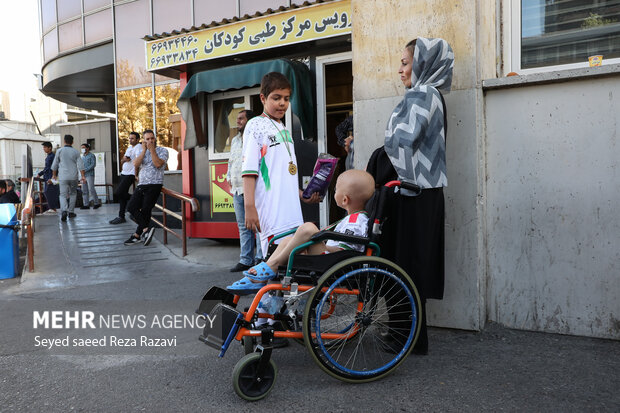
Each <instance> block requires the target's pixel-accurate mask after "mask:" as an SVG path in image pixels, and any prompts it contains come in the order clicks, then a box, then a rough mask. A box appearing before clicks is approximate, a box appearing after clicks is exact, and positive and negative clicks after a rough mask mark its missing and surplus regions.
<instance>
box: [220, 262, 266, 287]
mask: <svg viewBox="0 0 620 413" xmlns="http://www.w3.org/2000/svg"><path fill="white" fill-rule="evenodd" d="M252 268H254V270H255V271H256V274H251V273H249V272H248V271H249V270H248V271H244V272H243V275H245V277H243V278H242V279H240V280H239V281H235V282H234V283H233V284H232V285H229V286H228V287H226V289H227V290H228V291H230V292H231V293H234V294H237V295H247V294H254V293H256V292H258V290H260V289H261V288H263V287H264V286H265V285H267V281H269V280H273V279H274V278H276V273H275V272H274V271H273V270H272V269H271V268H269V266H268V265H267V263H266V262H261V263H259V264H257V265H255V266H254V267H252ZM253 281H255V282H253Z"/></svg>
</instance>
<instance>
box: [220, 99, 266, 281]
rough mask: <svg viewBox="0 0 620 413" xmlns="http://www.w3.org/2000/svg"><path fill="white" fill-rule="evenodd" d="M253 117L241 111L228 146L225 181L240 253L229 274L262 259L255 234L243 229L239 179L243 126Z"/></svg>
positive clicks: (243, 214)
mask: <svg viewBox="0 0 620 413" xmlns="http://www.w3.org/2000/svg"><path fill="white" fill-rule="evenodd" d="M253 117H254V113H253V112H252V111H251V110H247V109H246V110H242V111H241V112H239V115H237V134H236V135H235V137H234V138H233V139H232V142H231V144H230V158H229V160H228V174H227V176H226V179H227V180H228V183H229V184H230V188H231V189H230V192H231V193H232V194H233V203H234V207H235V217H236V218H237V227H238V228H239V243H240V244H241V253H240V254H239V262H238V263H237V265H235V266H234V267H232V268H231V269H230V272H239V271H245V270H247V269H249V268H250V267H252V266H253V265H254V263H255V261H259V260H260V259H262V254H261V250H260V243H258V242H256V237H255V234H254V233H253V232H252V231H250V230H249V229H247V228H246V227H245V207H244V205H243V202H244V200H243V178H242V177H241V164H242V163H243V131H244V130H245V125H246V124H247V123H248V121H249V120H250V119H252V118H253Z"/></svg>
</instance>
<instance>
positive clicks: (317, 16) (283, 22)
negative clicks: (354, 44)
mask: <svg viewBox="0 0 620 413" xmlns="http://www.w3.org/2000/svg"><path fill="white" fill-rule="evenodd" d="M347 33H351V1H350V0H345V1H338V2H329V3H324V4H319V5H316V6H310V7H307V8H300V9H294V10H290V11H286V12H283V13H277V14H272V15H268V16H263V17H258V18H255V19H251V20H244V21H241V22H237V23H232V24H228V25H225V26H218V27H213V28H210V29H204V30H200V31H196V32H192V33H187V34H184V35H176V36H171V37H166V38H165V39H161V40H152V41H148V42H146V67H147V69H148V70H157V69H162V68H165V67H172V66H177V65H181V64H188V63H193V62H198V61H201V60H208V59H213V58H216V57H222V56H230V55H234V54H238V53H245V52H250V51H254V50H260V49H267V48H271V47H278V46H284V45H287V44H293V43H299V42H306V41H309V40H316V39H320V38H326V37H332V36H339V35H342V34H347Z"/></svg>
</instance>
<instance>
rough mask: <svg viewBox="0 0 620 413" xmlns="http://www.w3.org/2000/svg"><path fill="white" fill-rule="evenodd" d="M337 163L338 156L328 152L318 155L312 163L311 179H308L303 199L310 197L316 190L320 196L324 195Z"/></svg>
mask: <svg viewBox="0 0 620 413" xmlns="http://www.w3.org/2000/svg"><path fill="white" fill-rule="evenodd" d="M337 163H338V158H336V157H335V156H332V155H330V154H328V153H322V154H320V155H319V158H318V159H317V160H316V163H315V164H314V172H313V176H312V179H310V182H309V183H308V186H307V187H306V189H305V190H304V193H303V195H302V196H303V197H304V198H305V199H308V198H310V197H311V196H312V194H313V193H315V192H318V193H319V195H320V196H325V193H326V192H327V187H328V186H329V183H330V182H331V180H332V178H333V176H334V171H335V170H336V164H337Z"/></svg>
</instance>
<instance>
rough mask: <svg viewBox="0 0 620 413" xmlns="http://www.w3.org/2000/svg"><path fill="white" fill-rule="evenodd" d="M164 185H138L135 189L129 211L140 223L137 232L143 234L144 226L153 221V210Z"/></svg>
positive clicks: (146, 226)
mask: <svg viewBox="0 0 620 413" xmlns="http://www.w3.org/2000/svg"><path fill="white" fill-rule="evenodd" d="M161 187H162V185H158V184H152V185H138V186H137V187H136V190H135V191H134V193H133V195H132V196H131V199H130V200H129V203H128V204H127V211H129V213H131V215H133V217H134V219H135V220H136V222H137V223H138V228H137V229H136V234H138V235H142V231H143V230H144V228H148V227H149V223H150V222H151V210H152V209H153V207H154V206H155V203H156V202H157V198H158V197H159V193H160V192H161Z"/></svg>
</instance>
